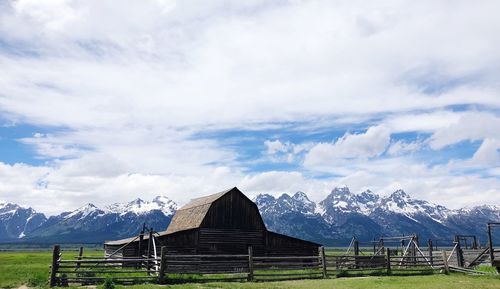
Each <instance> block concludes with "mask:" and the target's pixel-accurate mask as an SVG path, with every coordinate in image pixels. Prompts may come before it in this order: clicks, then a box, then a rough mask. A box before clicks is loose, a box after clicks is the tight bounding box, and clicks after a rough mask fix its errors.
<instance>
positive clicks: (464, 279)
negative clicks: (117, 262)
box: [0, 251, 500, 289]
mask: <svg viewBox="0 0 500 289" xmlns="http://www.w3.org/2000/svg"><path fill="white" fill-rule="evenodd" d="M89 253H90V254H95V255H100V256H102V252H101V251H91V252H89V251H86V255H89ZM63 254H64V253H63ZM75 254H76V253H75V252H66V253H65V254H64V255H66V256H74V255H75ZM50 262H51V252H48V251H47V252H0V288H18V287H19V286H20V285H27V286H28V287H37V288H44V287H47V280H48V274H49V265H50ZM116 288H127V289H145V288H165V286H159V285H149V284H143V285H134V286H116ZM169 288H177V289H188V288H189V289H191V288H241V289H244V288H248V289H251V288H254V289H257V288H261V289H264V288H266V289H267V288H269V289H272V288H274V289H279V288H283V289H301V288H318V289H322V288H325V289H326V288H339V289H344V288H345V289H357V288H360V289H361V288H436V289H446V288H450V289H451V288H452V289H462V288H464V289H466V288H471V289H481V288H484V289H486V288H488V289H492V288H499V289H500V277H499V276H468V275H462V274H451V275H448V276H447V275H441V274H434V275H422V276H398V277H396V276H370V277H347V278H335V276H332V278H329V279H326V280H325V279H316V280H296V281H276V282H242V283H237V282H231V283H229V282H227V283H224V282H211V283H188V284H178V285H171V286H169Z"/></svg>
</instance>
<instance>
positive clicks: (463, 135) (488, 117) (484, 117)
mask: <svg viewBox="0 0 500 289" xmlns="http://www.w3.org/2000/svg"><path fill="white" fill-rule="evenodd" d="M499 127H500V118H499V117H497V116H496V115H493V114H489V113H466V114H464V115H462V116H461V117H460V119H459V120H458V122H457V123H455V124H451V125H449V126H448V127H443V128H441V129H438V130H437V131H436V132H435V133H434V134H433V135H432V137H431V140H430V142H429V144H430V146H431V147H432V148H433V149H441V148H443V147H446V146H448V145H451V144H455V143H458V142H460V141H464V140H469V141H476V140H482V139H485V138H497V139H500V130H499V129H498V128H499Z"/></svg>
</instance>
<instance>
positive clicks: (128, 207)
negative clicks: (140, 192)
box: [105, 196, 177, 216]
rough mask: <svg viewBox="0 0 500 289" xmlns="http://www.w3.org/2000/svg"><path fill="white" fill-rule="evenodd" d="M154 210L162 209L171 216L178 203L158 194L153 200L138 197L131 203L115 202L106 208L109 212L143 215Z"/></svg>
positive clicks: (166, 214)
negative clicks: (147, 200)
mask: <svg viewBox="0 0 500 289" xmlns="http://www.w3.org/2000/svg"><path fill="white" fill-rule="evenodd" d="M154 210H158V211H161V212H162V213H163V214H164V215H165V216H171V215H173V214H174V213H175V211H176V210H177V204H176V203H175V202H174V201H172V200H171V199H169V198H167V197H164V196H158V197H155V198H154V199H153V201H152V202H146V201H143V200H141V199H139V198H138V199H135V200H133V201H132V202H129V203H115V204H112V205H109V206H107V207H106V208H105V211H106V212H108V213H117V214H120V215H126V214H128V213H132V214H135V215H143V214H147V213H149V212H151V211H154Z"/></svg>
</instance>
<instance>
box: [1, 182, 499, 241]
mask: <svg viewBox="0 0 500 289" xmlns="http://www.w3.org/2000/svg"><path fill="white" fill-rule="evenodd" d="M254 202H255V203H256V204H257V206H258V207H259V210H260V212H261V215H262V217H263V219H264V222H265V224H266V226H267V228H268V229H270V230H272V231H275V232H279V233H282V234H287V235H290V236H294V237H298V238H302V239H306V240H311V241H315V242H318V243H321V244H325V245H337V246H342V245H346V244H348V243H349V241H350V240H351V238H352V236H356V237H357V238H358V239H360V240H372V239H373V238H378V237H380V236H395V235H403V234H406V235H408V234H412V233H417V234H418V235H419V237H420V239H421V240H426V239H435V240H436V239H439V240H443V239H444V240H449V241H450V243H451V240H452V238H453V236H454V235H455V234H462V235H476V236H478V237H479V241H480V242H482V243H485V240H486V237H485V236H486V223H487V222H500V206H495V205H484V206H477V207H472V208H463V209H458V210H451V209H448V208H446V207H444V206H441V205H436V204H433V203H431V202H427V201H424V200H418V199H413V198H412V197H411V196H410V195H409V194H407V193H406V192H404V191H403V190H397V191H395V192H393V193H392V194H390V195H389V196H385V197H382V196H380V195H378V194H375V193H373V192H371V191H369V190H367V191H364V192H361V193H358V194H354V193H352V192H350V190H349V188H347V187H337V188H335V189H333V190H332V191H331V193H330V194H329V195H328V196H327V197H326V198H325V199H324V200H322V201H320V202H318V203H315V202H313V201H311V200H310V199H309V198H308V196H307V194H305V193H304V192H297V193H295V194H293V195H288V194H282V195H281V196H279V197H274V196H272V195H270V194H260V195H258V196H256V197H255V198H254ZM177 208H178V206H177V204H176V203H175V202H174V201H172V200H171V199H169V198H167V197H164V196H159V197H156V198H154V199H153V200H152V201H144V200H141V199H136V200H134V201H132V202H128V203H116V204H112V205H109V206H106V207H104V208H102V209H101V208H98V207H96V206H94V205H93V204H87V205H85V206H83V207H80V208H78V209H76V210H74V211H70V212H64V213H62V214H60V215H57V216H51V217H49V218H47V217H46V216H45V215H44V214H41V213H37V212H35V211H34V210H33V209H32V208H25V207H21V206H19V205H16V204H12V203H0V242H30V243H51V242H60V243H64V242H66V243H71V242H78V243H94V242H95V243H99V242H102V241H104V240H113V239H120V238H126V237H130V236H133V235H136V234H138V232H139V231H140V228H141V227H142V224H143V223H146V224H147V225H148V226H151V227H153V228H154V229H156V230H157V231H163V230H165V229H166V228H167V226H168V224H169V223H170V220H171V219H172V216H173V214H174V213H175V211H176V210H177Z"/></svg>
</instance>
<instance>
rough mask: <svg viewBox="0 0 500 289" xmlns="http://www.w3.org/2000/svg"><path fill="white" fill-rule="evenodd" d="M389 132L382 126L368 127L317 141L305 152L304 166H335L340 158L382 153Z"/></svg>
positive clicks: (362, 157)
mask: <svg viewBox="0 0 500 289" xmlns="http://www.w3.org/2000/svg"><path fill="white" fill-rule="evenodd" d="M390 137H391V135H390V132H389V130H388V129H387V128H385V127H382V126H376V127H370V128H369V129H368V130H367V131H366V132H365V133H360V134H349V133H347V134H345V135H344V136H343V137H341V138H339V139H338V140H337V141H335V142H332V143H318V144H316V145H315V146H314V147H312V148H311V150H310V151H309V152H308V153H307V154H306V156H305V159H304V165H305V166H306V167H316V166H320V167H321V166H335V164H336V163H337V162H339V161H342V160H350V159H358V158H360V159H368V158H373V157H376V156H379V155H380V154H382V153H383V152H384V151H385V150H386V148H387V146H388V145H389V143H390Z"/></svg>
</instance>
